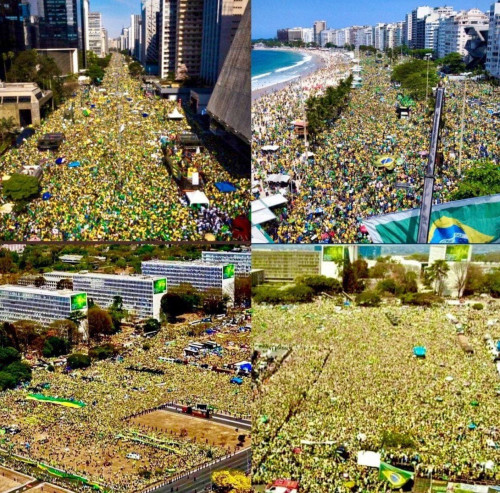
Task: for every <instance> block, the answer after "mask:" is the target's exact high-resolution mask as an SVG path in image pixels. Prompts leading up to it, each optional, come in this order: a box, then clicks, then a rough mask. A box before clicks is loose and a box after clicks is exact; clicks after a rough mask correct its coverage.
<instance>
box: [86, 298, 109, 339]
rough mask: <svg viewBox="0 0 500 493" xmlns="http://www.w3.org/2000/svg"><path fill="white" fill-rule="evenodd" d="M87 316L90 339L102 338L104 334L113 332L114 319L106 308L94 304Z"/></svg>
mask: <svg viewBox="0 0 500 493" xmlns="http://www.w3.org/2000/svg"><path fill="white" fill-rule="evenodd" d="M87 318H88V324H89V340H90V339H94V340H100V339H101V337H102V336H105V335H110V334H112V333H113V330H114V327H113V319H112V318H111V315H110V314H109V313H108V312H107V311H106V310H103V309H102V308H99V307H98V306H93V307H92V308H90V309H89V311H88V314H87Z"/></svg>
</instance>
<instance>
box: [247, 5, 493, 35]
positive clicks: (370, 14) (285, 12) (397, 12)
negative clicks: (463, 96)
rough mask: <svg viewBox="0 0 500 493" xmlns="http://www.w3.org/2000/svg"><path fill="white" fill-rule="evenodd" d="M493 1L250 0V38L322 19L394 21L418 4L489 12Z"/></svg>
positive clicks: (333, 23)
mask: <svg viewBox="0 0 500 493" xmlns="http://www.w3.org/2000/svg"><path fill="white" fill-rule="evenodd" d="M493 1H494V0H454V1H453V0H452V1H449V2H444V1H443V2H425V0H420V1H419V0H380V1H376V0H354V1H353V0H351V1H346V0H252V38H253V39H256V38H274V37H276V31H277V30H278V29H280V28H286V27H312V25H313V22H314V21H316V20H326V21H327V27H328V28H330V27H331V28H333V29H340V28H342V27H349V26H354V25H365V24H366V25H374V24H377V23H378V22H398V21H402V20H404V16H405V15H406V14H407V13H408V12H411V11H412V10H413V9H415V8H416V7H417V6H420V5H429V6H431V7H440V6H443V5H451V6H452V7H454V9H455V10H468V9H472V8H478V9H481V10H482V11H484V12H486V11H489V9H490V6H491V4H492V3H493Z"/></svg>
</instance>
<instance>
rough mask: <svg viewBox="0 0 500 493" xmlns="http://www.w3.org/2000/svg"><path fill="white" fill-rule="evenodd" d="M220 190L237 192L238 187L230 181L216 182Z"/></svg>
mask: <svg viewBox="0 0 500 493" xmlns="http://www.w3.org/2000/svg"><path fill="white" fill-rule="evenodd" d="M215 186H216V187H217V189H218V190H219V192H225V193H228V192H236V190H237V188H236V187H235V186H234V185H233V184H232V183H229V182H228V181H219V182H218V183H216V184H215Z"/></svg>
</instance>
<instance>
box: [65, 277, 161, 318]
mask: <svg viewBox="0 0 500 493" xmlns="http://www.w3.org/2000/svg"><path fill="white" fill-rule="evenodd" d="M72 278H73V291H83V292H86V293H87V294H88V297H89V299H92V300H93V301H94V303H95V304H97V305H99V306H100V307H102V308H107V307H109V306H110V305H112V303H113V300H114V298H115V296H120V297H121V298H122V300H123V306H124V307H125V308H126V309H127V310H129V311H130V312H134V313H135V314H136V315H137V316H139V317H140V318H156V319H157V320H159V319H160V307H161V298H162V297H163V295H164V294H165V293H166V292H167V286H166V283H164V282H161V281H165V276H163V277H148V276H122V275H114V274H97V273H79V274H76V275H73V276H72ZM159 281H160V282H159Z"/></svg>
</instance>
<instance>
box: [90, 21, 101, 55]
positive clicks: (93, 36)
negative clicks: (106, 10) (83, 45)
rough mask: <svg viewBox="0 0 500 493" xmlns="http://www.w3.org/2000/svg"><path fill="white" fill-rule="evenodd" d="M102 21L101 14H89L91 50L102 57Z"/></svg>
mask: <svg viewBox="0 0 500 493" xmlns="http://www.w3.org/2000/svg"><path fill="white" fill-rule="evenodd" d="M101 36H102V21H101V13H100V12H89V50H90V51H93V52H94V53H95V54H96V55H97V56H102V43H101Z"/></svg>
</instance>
